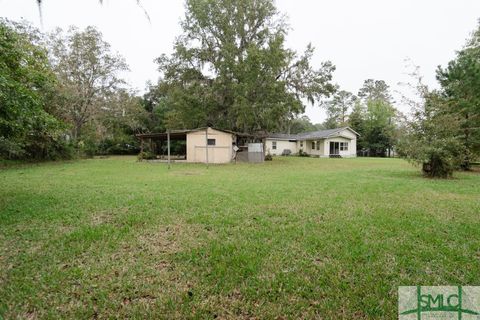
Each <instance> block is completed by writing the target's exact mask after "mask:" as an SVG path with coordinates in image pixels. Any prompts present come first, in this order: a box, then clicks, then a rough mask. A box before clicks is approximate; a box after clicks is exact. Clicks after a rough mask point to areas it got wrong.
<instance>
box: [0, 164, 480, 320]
mask: <svg viewBox="0 0 480 320" xmlns="http://www.w3.org/2000/svg"><path fill="white" fill-rule="evenodd" d="M417 284H424V285H443V284H451V285H460V284H465V285H467V284H469V285H480V175H479V174H478V173H458V174H456V175H455V178H454V179H450V180H430V179H424V178H422V177H421V176H420V174H419V173H418V170H417V169H416V168H413V167H411V166H410V165H409V164H408V163H406V162H404V161H402V160H397V159H360V158H359V159H310V158H275V159H274V161H272V162H268V163H265V164H263V165H249V164H237V165H233V164H232V165H221V166H211V167H210V168H209V169H208V170H207V169H206V168H205V166H204V165H191V164H175V165H173V166H172V168H171V170H167V167H166V165H165V164H152V163H145V162H143V163H138V162H136V161H135V158H133V157H113V158H109V159H94V160H82V161H78V162H63V163H48V164H41V165H32V166H17V167H14V168H8V169H2V170H1V171H0V315H1V314H3V316H4V317H5V318H17V317H18V318H52V319H53V318H60V317H61V318H95V317H98V318H112V317H122V318H123V317H129V318H145V317H152V318H160V319H163V318H167V319H171V318H199V319H211V318H215V317H218V318H220V319H223V318H227V319H228V318H244V319H246V318H248V319H250V318H262V319H263V318H267V319H268V318H294V319H298V318H305V319H311V318H319V319H395V318H397V290H398V286H399V285H417ZM0 318H1V317H0Z"/></svg>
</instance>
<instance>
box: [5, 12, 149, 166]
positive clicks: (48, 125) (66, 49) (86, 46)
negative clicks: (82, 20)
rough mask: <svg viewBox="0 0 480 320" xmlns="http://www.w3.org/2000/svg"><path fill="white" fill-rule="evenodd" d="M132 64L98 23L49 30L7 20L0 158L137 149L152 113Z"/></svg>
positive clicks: (58, 156) (42, 157)
mask: <svg viewBox="0 0 480 320" xmlns="http://www.w3.org/2000/svg"><path fill="white" fill-rule="evenodd" d="M126 70H128V66H127V64H126V63H125V60H124V59H123V58H122V57H121V56H119V55H118V54H116V53H114V52H112V50H111V48H110V46H109V44H108V43H106V42H105V41H104V40H103V39H102V35H101V34H100V32H98V31H97V30H96V29H95V28H93V27H88V28H86V29H85V30H78V29H75V28H70V29H69V30H68V31H62V30H60V29H58V30H56V31H55V32H53V33H50V34H42V33H40V32H39V31H38V30H36V29H34V28H32V27H31V26H30V25H28V24H26V23H15V22H11V21H8V20H0V157H1V158H5V159H32V160H44V159H68V158H72V157H76V156H84V155H94V154H107V153H132V152H137V149H138V148H137V144H138V143H137V142H136V141H135V137H134V135H133V134H134V133H135V132H137V131H140V130H143V128H144V123H145V122H146V120H145V117H146V112H145V111H144V107H143V104H142V99H141V98H139V97H136V96H135V94H134V93H132V92H130V91H129V90H128V87H127V86H126V84H125V81H124V80H123V79H122V78H121V72H123V71H126Z"/></svg>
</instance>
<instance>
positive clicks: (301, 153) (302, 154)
mask: <svg viewBox="0 0 480 320" xmlns="http://www.w3.org/2000/svg"><path fill="white" fill-rule="evenodd" d="M298 156H299V157H306V158H308V157H310V155H309V154H308V152H305V151H303V149H300V150H298Z"/></svg>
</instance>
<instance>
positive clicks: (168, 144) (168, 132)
mask: <svg viewBox="0 0 480 320" xmlns="http://www.w3.org/2000/svg"><path fill="white" fill-rule="evenodd" d="M167 154H168V155H167V159H168V160H167V162H168V169H170V130H167Z"/></svg>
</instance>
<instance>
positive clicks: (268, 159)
mask: <svg viewBox="0 0 480 320" xmlns="http://www.w3.org/2000/svg"><path fill="white" fill-rule="evenodd" d="M272 160H273V157H272V155H271V154H270V152H269V153H267V154H266V155H265V161H272Z"/></svg>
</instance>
